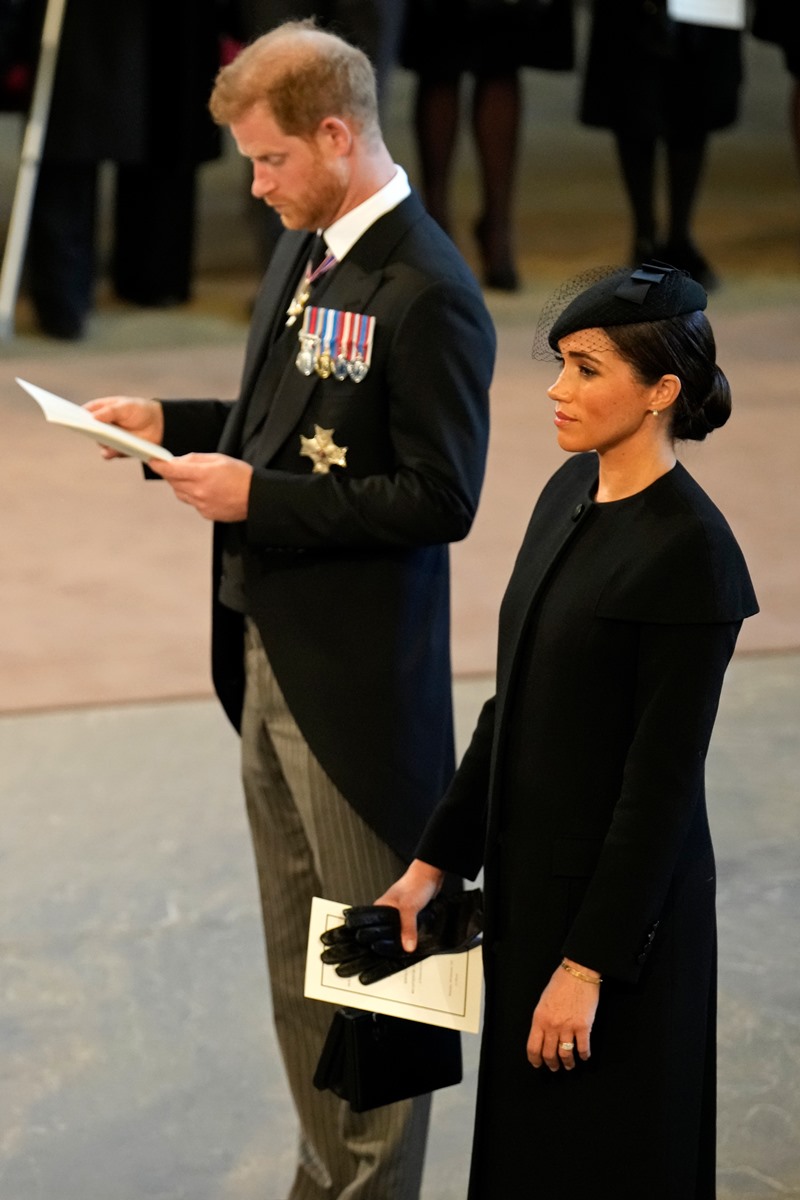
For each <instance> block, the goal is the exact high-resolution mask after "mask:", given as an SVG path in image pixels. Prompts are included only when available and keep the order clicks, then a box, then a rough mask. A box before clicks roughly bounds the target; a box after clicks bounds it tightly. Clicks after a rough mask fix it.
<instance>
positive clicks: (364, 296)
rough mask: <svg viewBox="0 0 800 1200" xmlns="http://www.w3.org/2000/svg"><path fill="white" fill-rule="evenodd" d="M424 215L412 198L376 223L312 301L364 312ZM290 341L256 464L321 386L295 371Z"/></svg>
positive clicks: (278, 441)
mask: <svg viewBox="0 0 800 1200" xmlns="http://www.w3.org/2000/svg"><path fill="white" fill-rule="evenodd" d="M423 212H424V210H423V209H422V205H421V203H420V201H419V200H418V198H417V197H415V196H413V195H412V196H409V197H408V198H407V199H406V200H404V201H403V202H402V204H399V205H398V206H397V208H395V209H393V210H392V211H391V212H389V213H387V214H386V215H385V216H384V217H381V218H380V219H379V220H378V221H376V222H375V224H374V225H372V226H371V227H370V228H369V229H368V230H367V231H366V233H364V234H363V236H362V237H361V238H359V240H358V242H356V244H355V245H354V246H353V247H352V249H351V250H350V252H349V254H348V255H347V257H346V258H345V260H344V262H341V263H339V264H338V265H337V266H336V267H335V268H334V270H333V271H331V272H330V274H329V275H326V276H324V277H323V278H322V279H321V280H320V283H319V285H318V287H317V288H315V290H314V292H313V293H312V297H311V303H313V304H319V305H322V306H323V307H326V308H336V309H339V310H340V311H342V312H369V308H370V303H371V301H372V298H373V296H374V295H375V292H376V291H377V290H378V288H379V287H380V285H381V283H382V281H383V278H384V270H385V266H386V262H387V260H388V258H389V257H390V255H391V254H392V252H393V250H394V249H395V246H396V245H397V242H398V241H399V239H400V238H401V237H403V236H404V234H405V233H406V231H407V230H408V228H409V225H410V224H411V223H412V221H413V220H416V219H418V217H419V215H422V213H423ZM304 248H305V247H304ZM294 343H295V344H294V345H293V347H292V352H291V353H290V355H289V361H288V363H287V365H286V367H285V369H284V372H283V375H282V377H281V381H280V383H279V385H278V387H277V389H276V393H275V395H276V401H277V402H275V403H273V404H271V405H270V409H269V412H268V414H267V419H266V422H265V425H264V430H263V433H262V435H261V439H260V441H259V448H258V451H259V452H258V457H259V460H260V461H261V462H269V461H270V459H271V458H272V457H273V456H274V455H275V454H276V453H277V452H278V450H279V449H280V448H281V446H282V445H283V443H284V442H285V441H286V438H287V437H288V436H289V434H290V433H291V432H292V430H293V429H294V428H295V427H296V426H297V424H298V423H299V422H300V420H301V419H302V416H303V413H304V411H305V409H306V407H307V406H308V402H309V400H310V398H311V394H312V392H313V391H314V388H315V387H316V386H317V385H318V384H319V383H320V380H319V378H318V376H317V375H316V374H313V375H308V376H306V375H303V374H302V373H301V372H300V371H298V370H297V368H296V366H295V361H294V360H295V355H296V349H299V342H298V341H297V338H296V336H295V338H294ZM254 378H255V377H252V379H251V384H250V386H251V387H252V384H253V382H254Z"/></svg>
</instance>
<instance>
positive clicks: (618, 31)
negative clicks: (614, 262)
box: [580, 0, 742, 289]
mask: <svg viewBox="0 0 800 1200" xmlns="http://www.w3.org/2000/svg"><path fill="white" fill-rule="evenodd" d="M741 82H742V57H741V33H740V31H739V30H737V29H724V28H718V27H712V26H705V25H691V24H688V23H684V22H678V21H675V20H673V19H672V18H671V17H670V16H669V15H668V11H667V0H593V3H592V9H591V28H590V36H589V46H588V53H587V58H586V62H585V67H584V75H583V88H582V97H581V104H580V119H581V121H582V122H583V123H584V124H585V125H591V126H595V127H598V128H601V129H610V130H611V132H612V133H613V135H614V139H615V142H616V149H617V156H618V160H619V167H620V171H621V175H622V182H623V186H624V188H625V193H626V196H627V199H628V203H629V207H630V217H631V225H632V234H633V236H632V239H631V244H630V258H629V260H628V261H629V262H630V263H631V264H632V265H633V264H636V263H639V262H644V261H646V260H647V259H649V258H652V257H656V258H659V259H661V260H662V261H664V262H668V263H671V264H672V265H673V266H676V267H680V268H681V269H682V270H685V271H688V272H689V273H690V275H692V276H693V277H694V278H695V279H697V280H698V282H699V283H701V284H702V285H703V287H705V288H706V289H710V288H714V287H715V286H716V285H717V283H718V279H717V276H716V273H715V271H714V270H713V268H712V267H711V266H710V264H709V263H708V261H707V260H706V258H705V256H704V255H703V253H702V252H701V251H700V249H699V248H698V247H697V245H696V244H695V241H694V237H693V233H692V222H693V218H694V214H695V208H696V204H697V199H698V196H699V192H700V186H701V183H702V179H703V172H704V169H705V165H706V151H707V146H708V137H709V134H711V133H713V132H715V131H717V130H720V129H726V128H728V127H729V126H731V125H732V124H734V122H735V121H736V120H737V118H738V115H739V91H740V86H741ZM662 147H663V150H664V152H665V156H666V208H667V215H666V225H665V228H663V229H661V228H659V222H658V219H657V214H658V210H659V206H658V204H657V197H656V192H657V187H656V184H657V179H658V170H659V165H660V164H659V160H658V155H659V151H660V149H661V148H662Z"/></svg>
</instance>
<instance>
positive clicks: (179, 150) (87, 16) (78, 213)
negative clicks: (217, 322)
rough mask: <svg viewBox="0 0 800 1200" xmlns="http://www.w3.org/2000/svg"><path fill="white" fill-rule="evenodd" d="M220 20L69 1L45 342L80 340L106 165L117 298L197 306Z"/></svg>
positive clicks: (219, 12) (44, 291)
mask: <svg viewBox="0 0 800 1200" xmlns="http://www.w3.org/2000/svg"><path fill="white" fill-rule="evenodd" d="M224 13H225V8H224V6H223V5H222V4H221V3H219V0H200V2H198V0H179V2H175V0H172V2H170V3H160V2H159V3H156V2H155V0H126V3H125V4H119V5H116V4H105V3H100V2H98V0H69V3H68V4H67V6H66V10H65V14H64V23H63V28H62V34H61V41H60V45H59V51H58V59H57V63H56V73H55V78H54V82H53V97H52V104H51V110H50V118H49V122H48V127H47V135H46V138H45V144H44V150H43V158H42V165H41V168H40V172H39V181H38V186H37V190H36V198H35V202H34V206H33V211H32V216H31V229H30V239H29V245H28V261H27V266H28V286H29V290H30V292H31V296H32V299H33V302H34V306H35V308H36V310H37V315H38V317H39V322H40V325H41V327H42V329H43V331H44V332H46V333H48V334H51V335H52V336H56V337H64V338H74V337H79V336H80V335H81V334H82V332H83V328H84V321H85V319H86V317H87V315H88V314H89V313H90V311H91V309H92V306H93V301H94V284H95V280H96V278H97V276H98V274H99V272H98V270H97V267H96V257H97V228H96V216H97V205H98V182H99V177H98V171H99V167H100V164H101V163H103V162H111V163H114V164H116V179H115V199H114V212H113V219H112V226H113V244H112V248H111V262H110V274H111V278H112V282H113V285H114V289H115V291H116V293H117V294H118V295H119V296H120V297H121V298H122V299H124V300H129V301H132V302H133V303H136V304H144V305H164V304H179V303H183V302H185V301H186V300H188V299H189V296H190V293H191V284H192V268H193V250H194V227H195V191H196V173H197V168H198V166H199V165H200V164H201V163H204V162H208V161H210V160H211V159H213V158H216V157H217V156H218V155H219V153H220V145H221V142H220V135H219V130H218V129H217V128H216V126H215V125H214V123H213V121H212V120H211V117H210V116H209V113H208V94H209V91H210V88H211V85H212V83H213V80H214V76H215V74H216V72H217V70H218V68H219V37H220V32H221V30H222V28H223V26H224Z"/></svg>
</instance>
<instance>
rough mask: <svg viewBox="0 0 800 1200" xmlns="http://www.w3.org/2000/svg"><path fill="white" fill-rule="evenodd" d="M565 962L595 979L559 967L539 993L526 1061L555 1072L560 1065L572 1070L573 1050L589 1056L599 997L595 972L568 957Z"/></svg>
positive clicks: (586, 1056)
mask: <svg viewBox="0 0 800 1200" xmlns="http://www.w3.org/2000/svg"><path fill="white" fill-rule="evenodd" d="M565 961H566V962H569V965H570V966H572V967H574V968H575V970H577V971H581V972H582V973H583V974H585V975H588V976H590V977H591V978H597V980H598V982H597V983H587V982H585V981H584V980H583V979H578V978H576V977H575V976H574V975H570V974H569V973H568V972H567V971H564V970H563V969H562V967H561V966H558V967H556V969H555V971H554V972H553V974H552V976H551V977H550V982H549V983H548V985H547V987H546V988H545V989H544V991H543V992H542V994H541V997H540V999H539V1003H538V1004H537V1005H536V1008H535V1009H534V1010H533V1020H532V1022H531V1032H530V1035H529V1037H528V1047H527V1050H528V1061H529V1062H530V1063H531V1065H532V1066H534V1067H540V1066H541V1065H542V1063H544V1064H545V1065H546V1066H548V1067H549V1068H550V1070H551V1071H557V1070H558V1068H559V1067H560V1066H561V1067H564V1069H565V1070H566V1071H571V1070H572V1068H573V1067H574V1066H575V1053H576V1051H577V1053H578V1054H579V1055H580V1057H581V1058H582V1059H587V1058H589V1056H590V1054H591V1047H590V1035H591V1031H592V1025H593V1024H594V1016H595V1013H596V1012H597V1005H598V1002H599V1000H600V984H599V979H600V977H599V975H597V972H596V971H592V970H591V969H590V968H589V967H582V966H580V965H579V964H578V963H573V962H571V961H570V960H568V959H565Z"/></svg>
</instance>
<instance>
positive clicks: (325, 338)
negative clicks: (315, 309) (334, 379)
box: [316, 308, 339, 379]
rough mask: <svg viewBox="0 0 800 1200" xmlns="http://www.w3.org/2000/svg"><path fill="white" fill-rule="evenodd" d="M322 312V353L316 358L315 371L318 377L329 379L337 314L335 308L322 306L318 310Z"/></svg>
mask: <svg viewBox="0 0 800 1200" xmlns="http://www.w3.org/2000/svg"><path fill="white" fill-rule="evenodd" d="M319 311H320V313H324V326H323V328H324V331H323V335H322V353H321V354H320V355H319V357H318V358H317V363H316V371H317V374H318V375H319V377H320V379H329V378H330V375H331V372H332V371H333V359H332V358H331V346H332V345H333V343H334V340H335V334H336V326H337V320H336V318H337V317H338V316H339V313H337V311H336V309H335V308H323V309H320V310H319Z"/></svg>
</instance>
